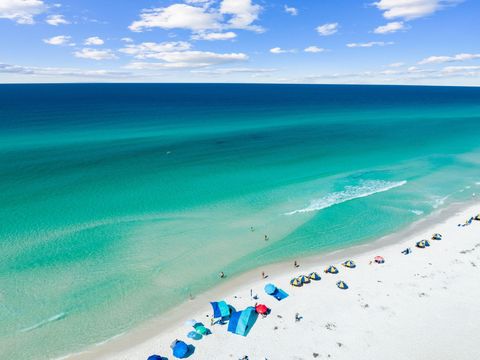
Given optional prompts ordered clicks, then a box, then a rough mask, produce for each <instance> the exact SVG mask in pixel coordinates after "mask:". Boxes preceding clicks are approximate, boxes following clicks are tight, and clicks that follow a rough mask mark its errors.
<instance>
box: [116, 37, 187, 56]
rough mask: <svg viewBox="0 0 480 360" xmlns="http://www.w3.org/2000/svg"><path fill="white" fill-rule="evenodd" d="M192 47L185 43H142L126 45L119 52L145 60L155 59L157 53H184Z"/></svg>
mask: <svg viewBox="0 0 480 360" xmlns="http://www.w3.org/2000/svg"><path fill="white" fill-rule="evenodd" d="M191 47H192V45H191V44H190V43H188V42H186V41H172V42H163V43H154V42H143V43H141V44H128V45H126V46H125V47H124V48H122V49H120V50H119V51H120V52H122V53H124V54H128V55H132V56H134V57H135V58H137V59H146V58H149V57H155V56H156V54H158V53H165V52H171V51H177V52H178V51H186V50H190V48H191Z"/></svg>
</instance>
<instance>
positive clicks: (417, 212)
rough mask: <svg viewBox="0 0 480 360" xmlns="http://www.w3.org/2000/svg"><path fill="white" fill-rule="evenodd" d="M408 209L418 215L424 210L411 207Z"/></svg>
mask: <svg viewBox="0 0 480 360" xmlns="http://www.w3.org/2000/svg"><path fill="white" fill-rule="evenodd" d="M408 211H410V212H411V213H414V214H415V215H418V216H420V215H422V214H423V211H422V210H416V209H411V210H408Z"/></svg>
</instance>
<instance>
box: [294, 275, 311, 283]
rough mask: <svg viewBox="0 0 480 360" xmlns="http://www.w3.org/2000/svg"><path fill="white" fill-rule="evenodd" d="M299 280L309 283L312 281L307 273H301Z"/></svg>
mask: <svg viewBox="0 0 480 360" xmlns="http://www.w3.org/2000/svg"><path fill="white" fill-rule="evenodd" d="M297 279H298V280H299V281H301V282H302V284H308V283H310V278H309V277H308V276H305V275H300V276H299V277H298V278H297Z"/></svg>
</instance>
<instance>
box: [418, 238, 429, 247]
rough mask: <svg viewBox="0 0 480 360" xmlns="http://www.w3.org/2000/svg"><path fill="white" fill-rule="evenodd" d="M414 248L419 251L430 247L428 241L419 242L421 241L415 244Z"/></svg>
mask: <svg viewBox="0 0 480 360" xmlns="http://www.w3.org/2000/svg"><path fill="white" fill-rule="evenodd" d="M416 246H417V247H418V248H420V249H424V248H426V247H428V246H430V242H429V241H428V240H421V241H419V242H417V244H416Z"/></svg>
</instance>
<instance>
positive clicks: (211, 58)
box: [119, 41, 248, 69]
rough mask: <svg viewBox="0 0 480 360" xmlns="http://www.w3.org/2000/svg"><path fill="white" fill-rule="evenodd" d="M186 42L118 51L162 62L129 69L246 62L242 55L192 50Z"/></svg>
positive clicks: (137, 65)
mask: <svg viewBox="0 0 480 360" xmlns="http://www.w3.org/2000/svg"><path fill="white" fill-rule="evenodd" d="M191 48H192V45H191V44H190V43H188V42H186V41H173V42H163V43H153V42H144V43H141V44H128V45H126V46H125V47H124V48H123V49H120V50H119V51H120V52H122V53H124V54H127V55H131V56H133V57H134V58H135V59H143V60H145V59H155V60H160V61H162V62H155V63H154V62H133V63H131V64H129V65H128V68H130V69H181V68H198V67H207V66H213V65H219V64H226V63H232V62H242V61H246V60H248V56H247V55H246V54H243V53H225V54H222V53H215V52H211V51H196V50H192V49H191Z"/></svg>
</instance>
